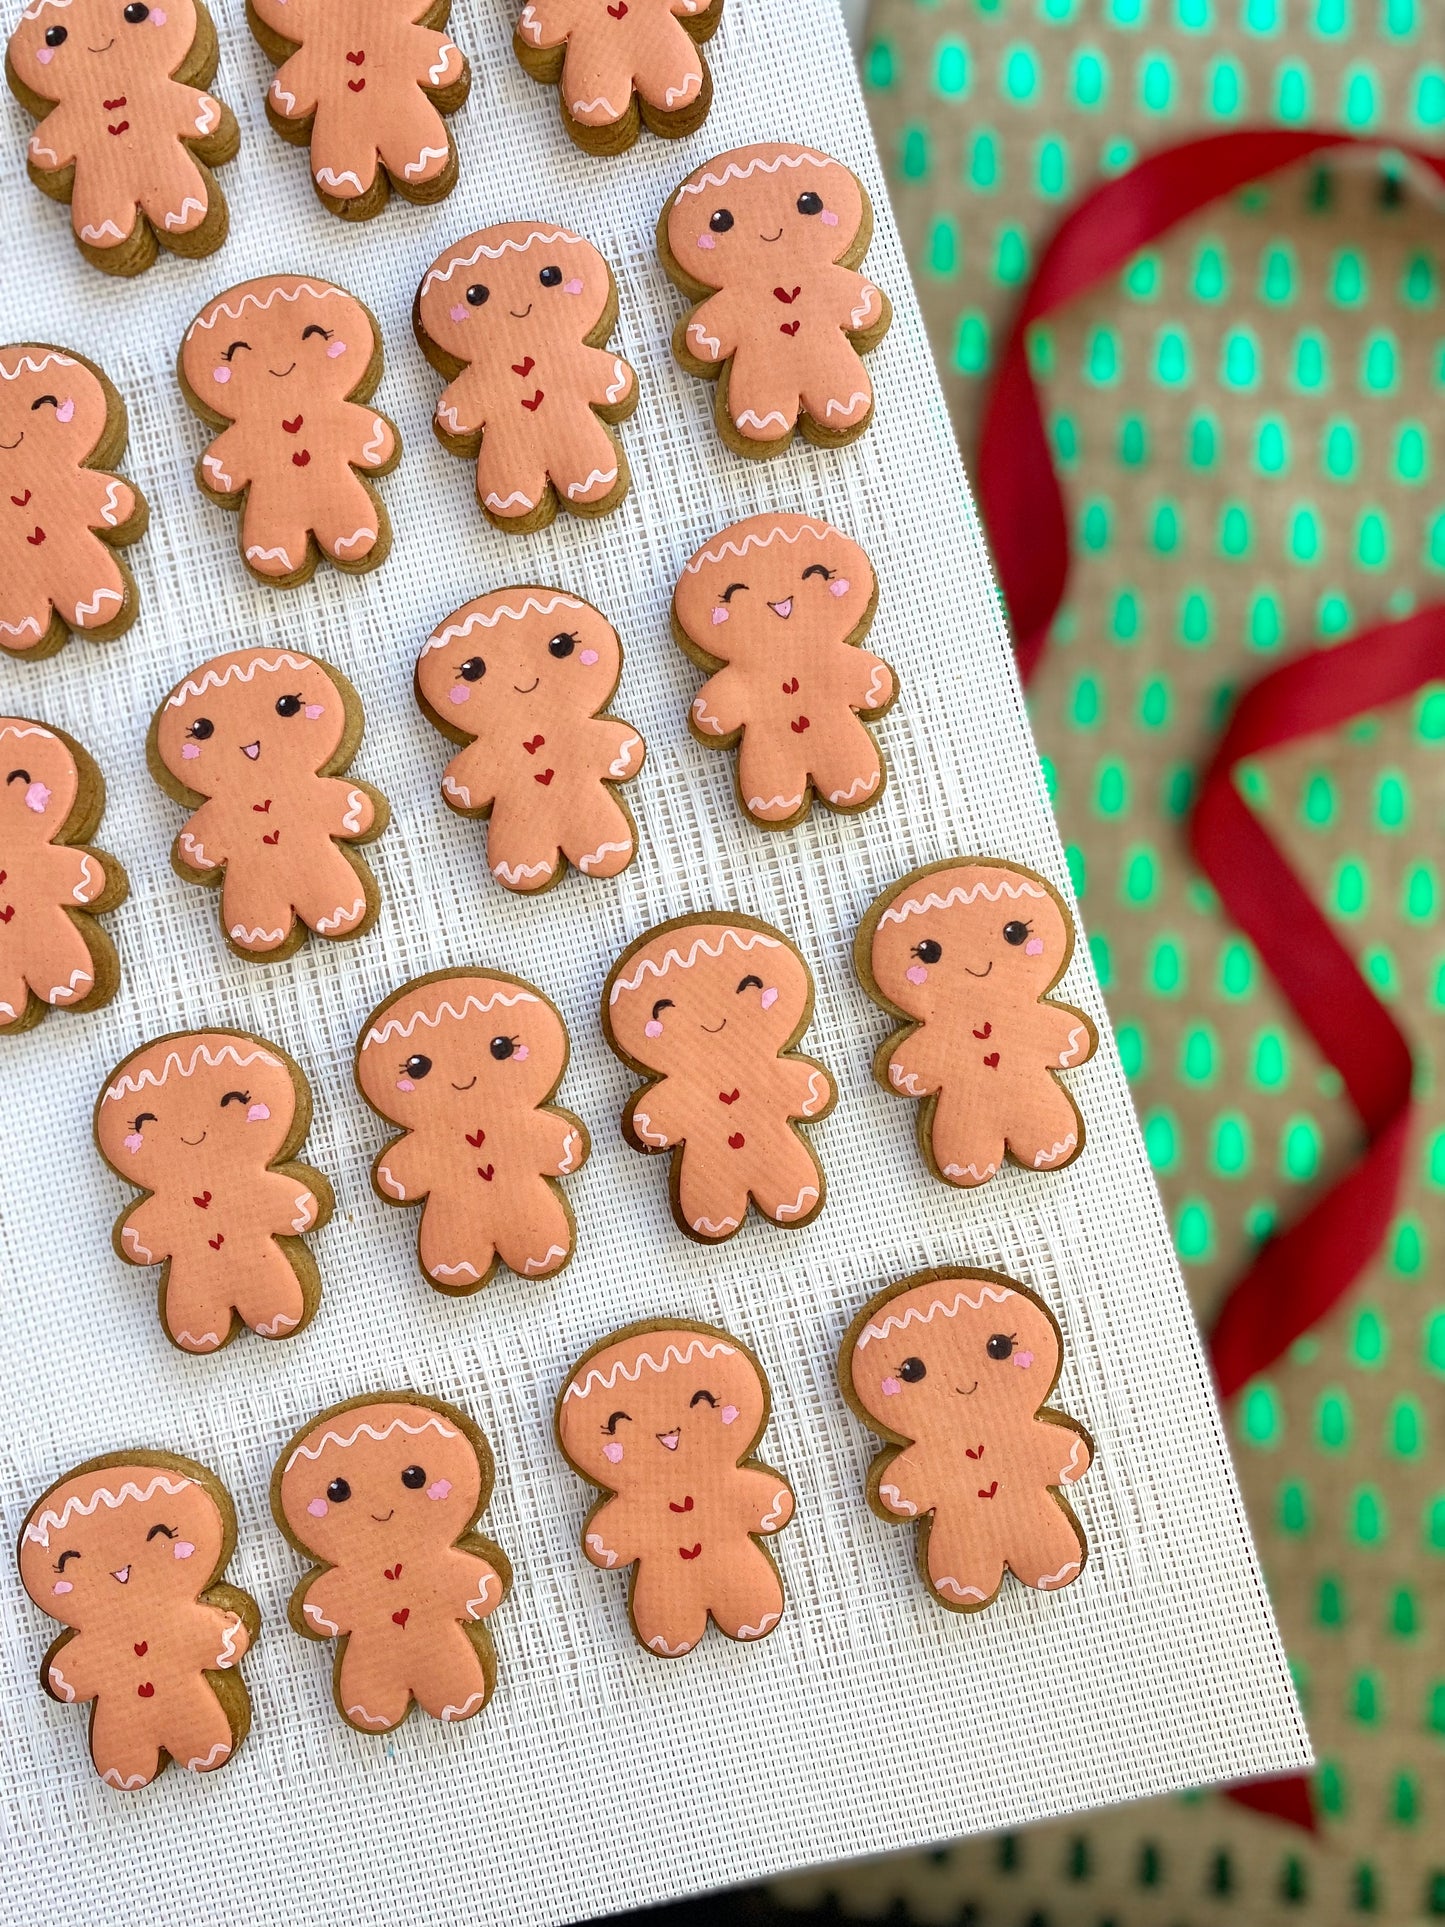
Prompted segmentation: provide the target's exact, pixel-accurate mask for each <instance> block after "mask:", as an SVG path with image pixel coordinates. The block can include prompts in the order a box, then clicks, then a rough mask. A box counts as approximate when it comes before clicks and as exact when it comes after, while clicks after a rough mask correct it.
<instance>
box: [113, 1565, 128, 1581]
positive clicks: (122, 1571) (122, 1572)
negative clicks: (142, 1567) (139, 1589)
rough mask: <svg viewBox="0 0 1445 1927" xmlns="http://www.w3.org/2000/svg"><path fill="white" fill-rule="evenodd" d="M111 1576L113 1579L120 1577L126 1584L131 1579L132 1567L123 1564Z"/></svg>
mask: <svg viewBox="0 0 1445 1927" xmlns="http://www.w3.org/2000/svg"><path fill="white" fill-rule="evenodd" d="M110 1576H111V1578H112V1579H118V1580H119V1581H120V1583H121V1584H122V1585H123V1586H124V1585H125V1584H127V1582H128V1581H129V1579H130V1567H129V1566H122V1567H121V1569H120V1571H119V1572H113V1573H112V1574H111V1575H110Z"/></svg>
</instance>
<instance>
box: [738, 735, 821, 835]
mask: <svg viewBox="0 0 1445 1927" xmlns="http://www.w3.org/2000/svg"><path fill="white" fill-rule="evenodd" d="M738 795H739V797H740V798H741V800H742V804H743V807H744V809H745V810H746V811H747V813H748V815H749V816H752V817H756V818H757V819H758V821H759V822H762V823H776V824H778V825H782V824H785V823H793V822H796V821H797V820H798V818H799V816H800V815H801V813H802V811H803V808H804V805H805V804H806V803H807V801H808V765H807V761H806V759H805V758H804V757H803V756H802V755H801V754H800V753H799V751H798V749H797V748H796V747H795V739H793V738H787V739H785V738H784V737H783V736H782V735H781V734H779V733H777V732H775V731H773V730H771V729H770V728H769V727H768V725H767V724H766V723H765V722H759V723H755V724H753V725H752V726H751V727H749V728H748V729H746V730H745V731H744V733H743V740H742V744H741V746H740V748H739V750H738Z"/></svg>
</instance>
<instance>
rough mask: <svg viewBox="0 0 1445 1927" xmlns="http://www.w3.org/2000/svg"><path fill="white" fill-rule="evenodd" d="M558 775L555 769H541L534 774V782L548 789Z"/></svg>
mask: <svg viewBox="0 0 1445 1927" xmlns="http://www.w3.org/2000/svg"><path fill="white" fill-rule="evenodd" d="M556 774H557V772H556V770H554V769H539V770H537V771H536V772H535V773H534V774H533V777H532V781H533V782H534V783H540V784H541V785H542V788H543V789H546V788H548V786H549V785H550V784H551V781H552V778H553V777H554V776H555V775H556Z"/></svg>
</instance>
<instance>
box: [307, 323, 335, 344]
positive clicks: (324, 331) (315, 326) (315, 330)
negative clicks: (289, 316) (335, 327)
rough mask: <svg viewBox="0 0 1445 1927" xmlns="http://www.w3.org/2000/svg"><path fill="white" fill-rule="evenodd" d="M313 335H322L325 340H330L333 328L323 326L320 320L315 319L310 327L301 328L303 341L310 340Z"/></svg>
mask: <svg viewBox="0 0 1445 1927" xmlns="http://www.w3.org/2000/svg"><path fill="white" fill-rule="evenodd" d="M312 335H320V337H321V339H322V340H323V341H330V339H331V330H330V329H329V328H323V327H322V325H321V323H320V322H319V321H313V322H312V323H311V325H310V327H309V328H303V329H302V330H301V339H302V340H303V341H309V340H310V339H311V337H312Z"/></svg>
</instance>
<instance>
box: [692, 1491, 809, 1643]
mask: <svg viewBox="0 0 1445 1927" xmlns="http://www.w3.org/2000/svg"><path fill="white" fill-rule="evenodd" d="M785 1493H786V1489H785ZM786 1497H787V1500H788V1506H789V1510H791V1494H786ZM708 1580H709V1585H708V1607H709V1610H710V1611H711V1613H712V1616H713V1620H714V1622H715V1623H716V1625H717V1628H718V1631H719V1632H723V1633H726V1634H727V1636H728V1638H729V1639H762V1638H764V1637H765V1636H766V1635H767V1634H768V1633H770V1632H771V1631H772V1630H773V1628H774V1626H776V1625H777V1623H778V1621H779V1620H780V1619H781V1618H782V1616H783V1582H782V1579H781V1577H780V1576H779V1573H778V1569H777V1567H776V1566H775V1565H774V1564H773V1562H772V1560H771V1559H770V1558H769V1557H768V1555H767V1553H765V1552H764V1551H763V1550H762V1548H761V1547H760V1546H756V1545H750V1546H749V1548H748V1551H747V1552H746V1553H740V1554H739V1556H738V1558H737V1559H736V1560H735V1561H731V1562H729V1564H728V1565H727V1566H725V1567H724V1568H722V1569H721V1570H715V1571H713V1572H710V1573H709V1575H708Z"/></svg>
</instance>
